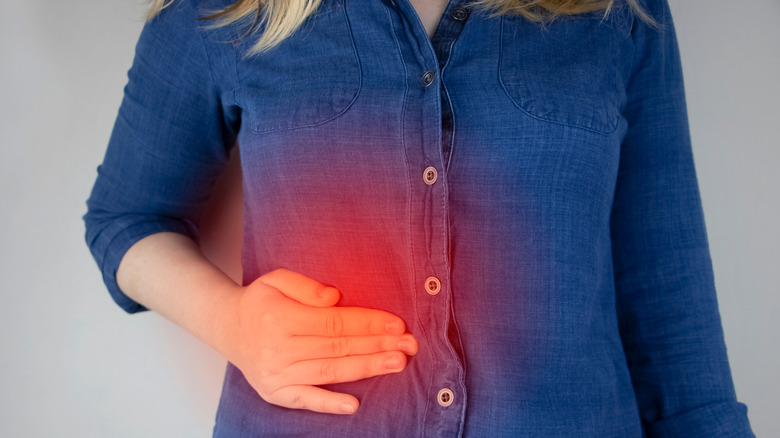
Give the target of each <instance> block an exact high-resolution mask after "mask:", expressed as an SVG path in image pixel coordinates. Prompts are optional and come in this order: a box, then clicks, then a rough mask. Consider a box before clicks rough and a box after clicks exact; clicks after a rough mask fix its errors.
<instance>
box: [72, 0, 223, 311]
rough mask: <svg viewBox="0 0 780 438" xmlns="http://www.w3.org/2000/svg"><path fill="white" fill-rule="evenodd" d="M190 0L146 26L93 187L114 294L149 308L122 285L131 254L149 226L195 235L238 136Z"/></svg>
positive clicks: (92, 242)
mask: <svg viewBox="0 0 780 438" xmlns="http://www.w3.org/2000/svg"><path fill="white" fill-rule="evenodd" d="M195 3H196V2H194V1H182V2H175V3H174V5H173V6H171V7H169V8H167V9H165V10H163V12H162V13H161V14H160V15H158V16H157V17H156V18H155V19H154V20H152V21H151V22H149V23H147V24H146V26H145V27H144V29H143V31H142V33H141V36H140V39H139V41H138V44H137V47H136V54H135V59H134V62H133V66H132V68H131V69H130V71H129V73H128V83H127V86H126V87H125V90H124V99H123V101H122V105H121V107H120V109H119V114H118V117H117V119H116V123H115V126H114V129H113V132H112V135H111V138H110V141H109V145H108V149H107V151H106V155H105V158H104V160H103V163H102V165H100V166H99V168H98V176H97V180H96V182H95V185H94V187H93V189H92V193H91V195H90V197H89V199H88V201H87V208H88V210H87V213H86V215H85V216H84V221H85V223H86V240H87V243H88V245H89V247H90V250H91V251H92V255H93V256H94V257H95V260H96V261H97V263H98V265H99V267H100V269H101V271H102V274H103V278H104V281H105V283H106V285H107V287H108V290H109V291H110V293H111V296H112V297H113V299H114V300H115V301H116V302H117V304H119V306H121V307H122V308H123V309H124V310H126V311H127V312H131V313H132V312H137V311H141V310H144V308H143V307H142V306H141V305H139V304H138V303H136V302H134V301H133V300H131V299H130V298H128V297H127V296H126V295H125V294H124V293H122V291H121V290H120V289H119V287H118V286H117V284H116V271H117V268H118V266H119V262H120V261H121V260H122V257H123V256H124V254H125V252H126V251H127V250H128V249H129V248H130V247H131V246H132V245H133V244H134V243H135V242H137V241H138V240H140V239H141V238H143V237H145V236H148V235H150V234H153V233H157V232H163V231H172V232H177V233H181V234H185V235H188V236H191V237H192V238H194V239H197V221H198V219H199V215H200V213H201V210H202V208H203V206H204V204H205V202H206V201H207V200H208V198H209V195H210V192H211V187H212V185H213V183H214V180H215V179H216V177H217V176H218V175H219V173H220V171H221V169H222V167H223V165H224V163H225V162H226V159H227V156H228V152H229V149H230V147H231V146H232V145H233V144H234V143H235V138H236V129H237V128H236V125H237V122H236V120H237V118H238V117H237V116H236V110H235V107H233V106H231V105H229V102H226V101H225V100H226V99H223V97H222V95H223V94H227V93H225V92H224V90H221V89H220V87H218V86H217V83H216V82H215V80H214V77H213V74H212V69H211V66H210V63H209V61H210V60H209V54H208V52H207V50H206V45H205V42H204V36H203V31H202V30H201V29H200V27H199V26H200V25H201V24H200V22H198V21H196V18H197V10H196V9H195V7H194V4H195Z"/></svg>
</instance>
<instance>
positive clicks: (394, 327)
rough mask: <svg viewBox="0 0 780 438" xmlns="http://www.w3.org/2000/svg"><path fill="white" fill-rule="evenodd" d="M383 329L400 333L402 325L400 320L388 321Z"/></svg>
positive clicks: (402, 328)
mask: <svg viewBox="0 0 780 438" xmlns="http://www.w3.org/2000/svg"><path fill="white" fill-rule="evenodd" d="M385 331H387V332H388V333H390V334H391V335H392V334H395V335H402V334H403V333H404V326H403V324H401V322H400V321H393V322H388V323H387V324H385Z"/></svg>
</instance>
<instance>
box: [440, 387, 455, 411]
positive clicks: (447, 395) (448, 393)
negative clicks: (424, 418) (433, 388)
mask: <svg viewBox="0 0 780 438" xmlns="http://www.w3.org/2000/svg"><path fill="white" fill-rule="evenodd" d="M454 398H455V395H454V394H453V393H452V390H450V389H449V388H442V389H441V390H440V391H439V394H438V395H437V396H436V401H438V402H439V405H441V406H443V407H447V406H449V405H451V404H452V401H453V399H454Z"/></svg>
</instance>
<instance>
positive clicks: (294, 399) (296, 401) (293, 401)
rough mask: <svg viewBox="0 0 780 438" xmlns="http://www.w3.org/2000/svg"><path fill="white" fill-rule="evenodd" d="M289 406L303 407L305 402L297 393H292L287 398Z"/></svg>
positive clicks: (293, 407) (294, 407)
mask: <svg viewBox="0 0 780 438" xmlns="http://www.w3.org/2000/svg"><path fill="white" fill-rule="evenodd" d="M289 404H290V405H289V406H288V407H290V408H292V409H305V408H306V402H305V401H304V399H303V397H301V395H300V394H298V393H293V394H292V395H291V396H290V400H289Z"/></svg>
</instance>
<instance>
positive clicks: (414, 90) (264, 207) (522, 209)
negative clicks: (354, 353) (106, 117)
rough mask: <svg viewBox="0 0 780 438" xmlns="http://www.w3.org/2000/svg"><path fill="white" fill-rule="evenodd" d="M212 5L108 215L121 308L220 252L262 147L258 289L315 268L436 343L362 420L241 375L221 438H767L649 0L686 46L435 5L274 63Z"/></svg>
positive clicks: (632, 32)
mask: <svg viewBox="0 0 780 438" xmlns="http://www.w3.org/2000/svg"><path fill="white" fill-rule="evenodd" d="M227 3H228V2H227V1H226V0H219V1H211V2H207V3H206V4H205V5H206V6H208V7H212V8H216V7H219V6H224V5H226V4H227ZM199 4H200V2H199V1H198V0H177V1H176V2H175V3H174V5H173V6H172V7H170V8H168V9H165V10H164V11H163V12H162V14H161V15H160V16H158V17H157V18H156V19H155V20H153V21H152V22H151V23H148V24H147V25H146V27H145V28H144V30H143V33H142V35H141V38H140V41H139V42H138V46H137V52H136V57H135V61H134V64H133V67H132V69H131V70H130V72H129V83H128V85H127V87H126V89H125V98H124V101H123V103H122V106H121V109H120V111H119V116H118V118H117V121H116V125H115V128H114V131H113V135H112V137H111V140H110V144H109V146H108V151H107V153H106V156H105V160H104V162H103V164H102V165H101V166H100V168H99V172H98V178H97V181H96V183H95V186H94V189H93V192H92V195H91V197H90V198H89V201H88V207H89V211H88V213H87V214H86V216H85V220H86V223H87V240H88V243H89V245H90V247H91V249H92V252H93V254H94V256H95V258H96V259H97V262H98V264H99V265H100V267H101V269H102V272H103V276H104V278H105V281H106V284H107V285H108V289H109V291H110V292H111V294H112V296H113V298H114V299H115V300H116V302H117V303H118V304H119V305H120V306H122V308H124V309H125V310H127V311H128V312H135V311H139V310H143V308H142V307H141V306H140V305H139V304H137V303H135V302H133V301H132V300H131V299H129V298H128V297H127V296H125V295H124V294H123V293H122V291H120V290H119V288H118V287H117V284H116V279H115V274H116V269H117V266H118V264H119V261H120V260H121V258H122V256H123V255H124V253H125V251H126V250H127V249H128V248H129V247H130V246H131V245H132V244H133V243H135V242H136V241H138V240H139V239H141V238H142V237H144V236H146V235H149V234H152V233H156V232H160V231H174V232H179V233H183V234H187V235H189V236H192V237H193V238H197V222H198V218H199V215H200V212H201V210H202V207H203V204H204V202H205V201H206V200H207V199H208V197H209V194H210V189H211V187H212V184H213V181H214V179H215V177H216V176H217V175H218V174H219V173H220V171H221V169H222V167H223V165H224V163H225V161H226V157H227V154H228V152H229V150H230V148H231V147H232V146H233V145H234V144H235V143H236V142H237V143H238V144H239V145H240V154H241V162H242V169H243V175H244V179H243V187H244V221H245V237H244V242H243V254H242V261H243V268H244V282H245V284H246V283H249V282H251V281H252V280H254V279H256V278H257V277H259V276H260V275H262V274H264V273H266V272H268V271H270V270H273V269H276V268H280V267H283V268H287V269H290V270H293V271H297V272H300V273H302V274H305V275H307V276H310V277H312V278H314V279H317V280H319V281H321V282H323V283H326V284H330V285H333V286H335V287H337V288H338V289H339V290H341V292H342V294H343V297H342V300H341V301H340V303H339V305H344V306H364V307H370V308H379V309H384V310H387V311H389V312H392V313H395V314H397V315H399V316H401V317H402V318H403V319H404V320H405V321H406V323H407V325H408V327H409V330H410V331H411V332H412V333H413V334H414V335H415V337H416V338H417V339H418V340H419V341H420V350H419V354H417V356H415V357H413V358H411V360H410V362H409V365H408V366H407V368H406V370H404V371H403V372H401V373H399V374H392V375H387V376H381V377H375V378H371V379H365V380H361V381H357V382H351V383H344V384H335V385H330V386H328V388H330V389H333V390H336V391H339V392H346V393H350V394H354V395H355V396H357V397H358V398H359V399H360V400H361V403H362V404H361V406H360V409H359V410H358V412H357V413H356V414H354V415H351V416H335V415H327V414H318V413H313V412H308V411H300V410H288V409H284V408H280V407H278V406H273V405H270V404H268V403H266V402H264V401H263V400H262V399H261V398H260V397H259V396H258V395H257V394H256V393H255V392H254V391H253V390H252V388H251V387H250V386H249V385H248V384H247V382H246V381H245V379H244V378H243V376H242V374H241V372H240V371H239V370H238V369H236V368H235V367H233V366H232V365H229V366H228V370H227V375H226V378H225V384H224V391H223V394H222V399H221V402H220V406H219V411H218V414H217V419H216V426H215V430H214V434H215V436H218V437H239V436H240V437H250V436H323V437H331V436H332V437H335V436H382V437H389V436H399V437H423V436H425V437H431V436H442V437H453V436H461V435H463V436H469V437H483V436H512V437H514V436H523V437H600V438H606V437H640V436H648V437H686V438H695V437H707V438H713V437H737V436H739V437H743V436H752V433H751V432H750V426H749V424H748V420H747V416H746V408H745V406H744V405H743V404H741V403H738V402H737V401H736V398H735V393H734V388H733V384H732V380H731V376H730V370H729V365H728V361H727V357H726V348H725V345H724V340H723V334H722V328H721V323H720V317H719V314H718V308H717V302H716V296H715V289H714V284H713V273H712V269H711V262H710V257H709V252H708V245H707V237H706V232H705V227H704V220H703V215H702V209H701V203H700V197H699V192H698V187H697V182H696V176H695V171H694V164H693V158H692V154H691V145H690V140H689V133H688V126H687V116H686V108H685V100H684V92H683V82H682V75H681V68H680V60H679V53H678V49H677V43H676V39H675V33H674V28H673V25H672V21H671V17H670V15H669V8H668V6H667V3H666V0H647V1H646V2H643V5H644V6H645V8H646V9H647V10H648V12H650V13H651V14H652V15H653V16H654V17H655V19H656V20H658V22H659V23H660V26H659V28H652V27H650V26H648V25H647V24H645V23H643V22H641V21H639V20H638V19H635V18H633V17H632V15H631V14H630V13H629V11H628V9H627V8H626V7H616V8H615V9H614V10H613V11H612V13H611V14H610V15H609V16H608V18H606V19H602V16H601V15H600V14H598V13H594V14H585V15H578V16H572V17H563V18H561V19H559V20H557V21H555V22H553V23H551V24H549V25H547V26H546V27H542V26H540V25H539V24H536V23H532V22H529V21H528V20H526V19H524V18H522V17H519V16H502V17H490V16H489V15H487V14H485V13H483V12H480V11H478V10H472V9H471V8H469V7H468V4H467V2H464V1H459V0H451V1H450V3H449V5H448V7H447V10H446V11H445V13H444V15H443V17H442V19H441V22H440V23H439V25H438V28H437V30H436V33H435V35H434V36H433V38H432V40H431V39H429V38H428V36H427V34H426V31H425V29H424V28H423V26H422V24H421V22H420V21H419V19H418V18H417V15H416V14H415V12H414V9H413V7H412V6H411V4H410V3H409V1H408V0H375V1H354V0H353V1H347V0H325V1H324V2H323V4H322V6H321V7H320V8H319V10H318V11H317V13H316V14H315V15H314V16H312V17H311V18H310V19H309V20H307V21H306V23H305V24H304V25H303V26H302V28H301V29H300V30H299V31H298V32H296V33H295V34H294V35H293V36H292V37H290V38H289V39H288V40H286V41H284V42H283V43H282V44H281V45H280V46H278V47H277V48H276V49H274V50H272V51H271V52H269V53H267V54H264V55H260V56H254V57H244V56H243V55H244V53H245V51H246V49H247V48H248V46H249V45H250V44H252V43H253V42H254V41H255V40H254V39H253V38H245V39H242V40H238V41H236V39H237V38H238V36H239V35H240V34H241V33H242V32H243V29H239V28H237V27H228V28H220V29H205V28H204V23H203V22H198V21H196V18H197V17H198V16H204V15H205V12H204V11H203V10H200V9H198V8H199V7H200V6H199ZM436 280H438V285H437V281H436ZM445 389H449V390H450V391H451V393H452V396H451V398H450V399H449V400H448V401H449V404H448V403H443V401H444V400H442V398H441V397H440V395H439V394H440V393H441V391H442V390H445Z"/></svg>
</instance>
